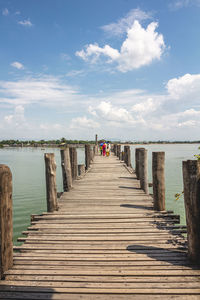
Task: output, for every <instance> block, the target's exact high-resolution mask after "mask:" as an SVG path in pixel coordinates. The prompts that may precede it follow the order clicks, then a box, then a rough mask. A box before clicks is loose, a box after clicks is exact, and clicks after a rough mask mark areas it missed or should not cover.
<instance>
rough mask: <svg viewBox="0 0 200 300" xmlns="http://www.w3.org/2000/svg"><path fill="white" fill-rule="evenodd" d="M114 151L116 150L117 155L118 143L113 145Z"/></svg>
mask: <svg viewBox="0 0 200 300" xmlns="http://www.w3.org/2000/svg"><path fill="white" fill-rule="evenodd" d="M113 152H114V155H117V145H116V144H114V145H113Z"/></svg>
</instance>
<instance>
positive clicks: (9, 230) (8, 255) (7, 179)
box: [0, 165, 13, 279]
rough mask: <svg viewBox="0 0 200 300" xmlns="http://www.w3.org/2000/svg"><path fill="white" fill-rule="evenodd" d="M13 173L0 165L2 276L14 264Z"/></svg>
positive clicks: (0, 271)
mask: <svg viewBox="0 0 200 300" xmlns="http://www.w3.org/2000/svg"><path fill="white" fill-rule="evenodd" d="M12 240H13V222H12V173H11V171H10V169H9V167H7V166H6V165H0V276H1V278H0V279H2V278H3V277H4V272H6V271H8V270H9V269H10V268H11V267H12V266H13V241H12Z"/></svg>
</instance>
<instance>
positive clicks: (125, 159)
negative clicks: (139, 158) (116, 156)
mask: <svg viewBox="0 0 200 300" xmlns="http://www.w3.org/2000/svg"><path fill="white" fill-rule="evenodd" d="M124 162H125V164H126V162H127V146H124Z"/></svg>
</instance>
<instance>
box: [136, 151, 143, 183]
mask: <svg viewBox="0 0 200 300" xmlns="http://www.w3.org/2000/svg"><path fill="white" fill-rule="evenodd" d="M140 149H144V148H136V149H135V173H136V176H137V179H138V180H140V155H139V152H140Z"/></svg>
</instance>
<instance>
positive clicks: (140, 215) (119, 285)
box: [0, 155, 200, 300]
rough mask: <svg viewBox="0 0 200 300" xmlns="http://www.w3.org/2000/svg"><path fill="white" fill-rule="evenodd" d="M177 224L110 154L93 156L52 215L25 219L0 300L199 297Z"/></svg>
mask: <svg viewBox="0 0 200 300" xmlns="http://www.w3.org/2000/svg"><path fill="white" fill-rule="evenodd" d="M178 224H179V216H176V215H174V214H173V213H172V212H155V211H154V210H153V208H152V197H151V196H149V195H145V193H144V192H143V191H142V190H141V189H140V187H139V182H138V180H137V179H136V177H135V174H131V172H130V171H129V170H128V169H127V168H126V167H125V165H124V164H123V163H122V162H120V161H119V160H118V159H117V158H116V157H115V156H113V155H111V156H110V157H109V158H107V157H101V156H96V157H95V160H94V163H93V164H92V167H91V169H90V170H89V171H88V172H87V174H86V175H85V176H84V177H83V178H82V179H80V180H76V181H75V182H74V185H73V189H72V190H71V191H70V192H67V193H64V194H63V195H62V196H61V198H60V199H59V210H58V211H56V212H54V213H44V214H43V215H40V216H38V215H37V216H34V217H33V218H32V224H31V226H30V227H29V228H28V230H27V231H25V232H24V238H21V239H20V240H21V241H24V243H23V245H22V246H19V247H16V249H17V251H15V254H14V266H13V268H12V269H11V270H9V271H7V272H6V276H5V280H2V281H0V285H1V286H0V299H29V300H30V299H70V300H74V299H87V300H88V299H89V300H97V299H98V300H103V299H112V300H115V299H124V300H125V299H126V300H127V299H200V269H199V268H198V267H197V266H195V265H192V264H191V263H190V262H189V261H188V260H187V256H186V241H185V239H184V237H183V235H182V234H183V233H184V229H183V228H182V227H181V226H179V225H178Z"/></svg>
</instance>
